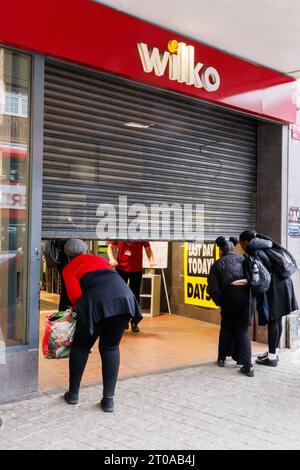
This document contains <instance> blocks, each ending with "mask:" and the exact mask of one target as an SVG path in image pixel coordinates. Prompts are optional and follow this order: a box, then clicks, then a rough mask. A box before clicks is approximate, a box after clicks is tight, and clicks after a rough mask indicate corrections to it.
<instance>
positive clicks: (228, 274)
mask: <svg viewBox="0 0 300 470" xmlns="http://www.w3.org/2000/svg"><path fill="white" fill-rule="evenodd" d="M245 277H246V276H245V271H244V256H238V255H236V254H235V253H233V252H229V253H227V254H225V255H224V256H222V258H220V259H219V260H218V261H216V262H215V263H214V265H213V266H212V268H211V270H210V274H209V276H208V287H207V292H208V294H209V295H210V297H211V298H212V299H213V301H214V302H215V304H216V305H221V303H222V294H223V292H224V290H225V289H226V287H228V286H229V285H230V284H231V283H232V282H234V281H238V280H240V279H245Z"/></svg>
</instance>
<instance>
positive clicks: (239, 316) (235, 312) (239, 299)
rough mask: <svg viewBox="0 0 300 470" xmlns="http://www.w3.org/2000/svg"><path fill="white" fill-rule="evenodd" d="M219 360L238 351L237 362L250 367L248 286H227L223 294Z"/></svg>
mask: <svg viewBox="0 0 300 470" xmlns="http://www.w3.org/2000/svg"><path fill="white" fill-rule="evenodd" d="M221 315H222V322H221V331H220V341H219V360H225V359H226V357H227V356H231V355H232V354H233V353H234V351H238V362H239V363H240V364H241V365H243V366H247V367H252V348H251V341H250V337H249V333H248V330H249V323H250V291H249V286H229V287H227V289H226V291H225V292H224V294H223V298H222V307H221Z"/></svg>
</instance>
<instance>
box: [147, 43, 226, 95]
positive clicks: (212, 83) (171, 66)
mask: <svg viewBox="0 0 300 470" xmlns="http://www.w3.org/2000/svg"><path fill="white" fill-rule="evenodd" d="M138 51H139V54H140V58H141V61H142V65H143V69H144V72H146V73H151V72H154V73H155V75H157V76H158V77H161V76H163V75H165V74H166V73H168V74H169V79H170V80H174V81H177V82H179V83H185V84H186V85H190V86H194V87H195V88H204V89H205V90H206V91H209V92H213V91H217V90H218V89H219V88H220V84H221V79H220V75H219V73H218V71H217V70H216V69H215V68H214V67H210V66H206V65H204V64H203V63H201V62H195V48H194V47H193V46H188V45H187V44H185V43H184V42H178V41H176V40H171V41H169V43H168V51H164V52H161V51H160V50H159V49H158V48H157V47H153V48H149V46H148V45H147V44H144V43H139V44H138Z"/></svg>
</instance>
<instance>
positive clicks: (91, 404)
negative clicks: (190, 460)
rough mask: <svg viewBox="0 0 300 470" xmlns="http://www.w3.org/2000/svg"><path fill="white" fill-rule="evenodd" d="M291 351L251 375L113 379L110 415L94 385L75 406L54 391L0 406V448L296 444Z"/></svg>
mask: <svg viewBox="0 0 300 470" xmlns="http://www.w3.org/2000/svg"><path fill="white" fill-rule="evenodd" d="M295 357H296V356H295V353H291V352H284V353H282V355H281V362H280V366H279V367H278V368H276V369H269V368H264V367H259V366H257V367H256V375H255V378H254V379H250V378H247V377H244V376H241V375H240V374H239V373H238V371H237V369H236V368H235V367H234V366H233V365H231V366H230V367H228V368H226V369H218V368H217V367H216V366H214V365H211V364H210V365H202V366H199V367H192V368H189V369H184V370H177V371H174V372H168V373H163V374H156V375H150V376H145V377H139V378H133V379H128V380H124V381H120V382H119V385H118V390H117V397H116V412H115V413H114V414H105V413H103V412H102V411H101V410H100V408H99V405H98V403H99V398H100V393H101V388H100V387H98V386H93V387H86V388H83V389H82V393H81V402H80V405H78V406H75V407H71V406H67V405H66V404H65V403H64V401H63V400H62V398H61V394H57V393H56V394H53V395H43V396H41V397H38V398H35V399H32V400H28V401H23V402H18V403H13V404H10V405H5V406H1V407H0V417H1V418H2V420H3V424H2V426H1V427H0V449H82V450H84V449H108V450H121V449H133V450H137V449H155V450H161V449H163V450H184V449H186V450H194V449H300V363H299V361H298V363H297V361H295V360H294V359H295ZM298 357H299V356H298Z"/></svg>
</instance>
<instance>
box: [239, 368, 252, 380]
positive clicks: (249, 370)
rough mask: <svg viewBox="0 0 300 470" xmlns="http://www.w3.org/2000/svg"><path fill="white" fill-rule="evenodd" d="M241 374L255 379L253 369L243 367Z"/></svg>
mask: <svg viewBox="0 0 300 470" xmlns="http://www.w3.org/2000/svg"><path fill="white" fill-rule="evenodd" d="M239 372H240V373H241V374H244V375H246V376H247V377H254V370H253V367H248V366H243V367H242V368H241V369H240V370H239Z"/></svg>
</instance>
